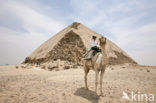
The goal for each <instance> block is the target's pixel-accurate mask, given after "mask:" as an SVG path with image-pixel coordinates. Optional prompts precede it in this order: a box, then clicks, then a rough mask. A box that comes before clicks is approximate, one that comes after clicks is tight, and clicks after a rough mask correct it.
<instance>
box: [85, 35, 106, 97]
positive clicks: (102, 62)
mask: <svg viewBox="0 0 156 103" xmlns="http://www.w3.org/2000/svg"><path fill="white" fill-rule="evenodd" d="M99 41H100V47H101V49H102V52H99V53H97V54H96V55H95V56H94V57H93V58H92V59H91V60H85V62H84V73H85V76H84V79H85V87H86V89H88V85H87V74H88V73H89V70H91V69H93V70H94V71H95V93H96V94H97V85H98V75H99V72H101V73H100V92H101V94H100V95H103V92H102V81H103V75H104V72H105V69H106V64H107V55H106V50H105V45H106V38H105V37H103V36H102V37H101V38H100V39H99Z"/></svg>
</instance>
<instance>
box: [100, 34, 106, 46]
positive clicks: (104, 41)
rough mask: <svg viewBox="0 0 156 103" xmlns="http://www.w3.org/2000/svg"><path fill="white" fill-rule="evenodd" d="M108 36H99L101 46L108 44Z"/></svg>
mask: <svg viewBox="0 0 156 103" xmlns="http://www.w3.org/2000/svg"><path fill="white" fill-rule="evenodd" d="M106 40H107V39H106V38H105V37H103V36H102V37H101V38H99V41H100V46H102V45H105V44H106Z"/></svg>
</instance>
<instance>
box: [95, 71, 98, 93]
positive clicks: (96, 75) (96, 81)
mask: <svg viewBox="0 0 156 103" xmlns="http://www.w3.org/2000/svg"><path fill="white" fill-rule="evenodd" d="M98 75H99V71H97V70H96V71H95V93H96V94H97V86H98Z"/></svg>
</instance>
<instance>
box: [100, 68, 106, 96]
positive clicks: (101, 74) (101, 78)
mask: <svg viewBox="0 0 156 103" xmlns="http://www.w3.org/2000/svg"><path fill="white" fill-rule="evenodd" d="M104 72H105V68H103V70H101V73H100V92H101V94H100V95H101V96H103V92H102V82H103V75H104Z"/></svg>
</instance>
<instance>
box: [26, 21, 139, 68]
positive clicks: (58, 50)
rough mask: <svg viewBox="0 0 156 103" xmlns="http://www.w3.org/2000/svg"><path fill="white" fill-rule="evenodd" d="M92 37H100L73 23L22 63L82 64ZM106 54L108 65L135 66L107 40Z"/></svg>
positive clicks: (121, 51)
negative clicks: (57, 61) (54, 62)
mask: <svg viewBox="0 0 156 103" xmlns="http://www.w3.org/2000/svg"><path fill="white" fill-rule="evenodd" d="M93 35H95V36H97V40H98V38H100V37H101V36H102V35H100V34H98V33H96V32H94V31H92V30H91V29H89V28H87V27H86V26H84V25H82V24H80V23H78V22H74V23H72V24H71V25H69V26H68V27H66V28H65V29H63V30H62V31H60V32H58V33H57V34H56V35H54V36H53V37H51V38H50V39H49V40H47V41H46V42H44V43H43V44H42V45H40V46H39V47H38V48H37V49H36V50H35V51H34V52H33V53H32V54H31V55H30V56H29V57H27V58H26V59H25V61H24V63H46V62H51V61H56V60H58V59H59V60H64V61H69V62H73V63H76V64H82V60H83V57H84V54H85V53H86V52H87V50H89V49H90V45H89V43H90V40H91V38H92V36H93ZM106 54H107V57H108V60H109V64H110V65H116V64H124V63H131V64H137V63H136V62H135V61H134V60H133V59H132V58H131V57H130V56H128V54H127V53H125V52H124V51H123V50H122V49H120V48H119V47H118V46H117V45H116V44H114V43H113V42H112V41H110V40H108V39H107V43H106Z"/></svg>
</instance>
